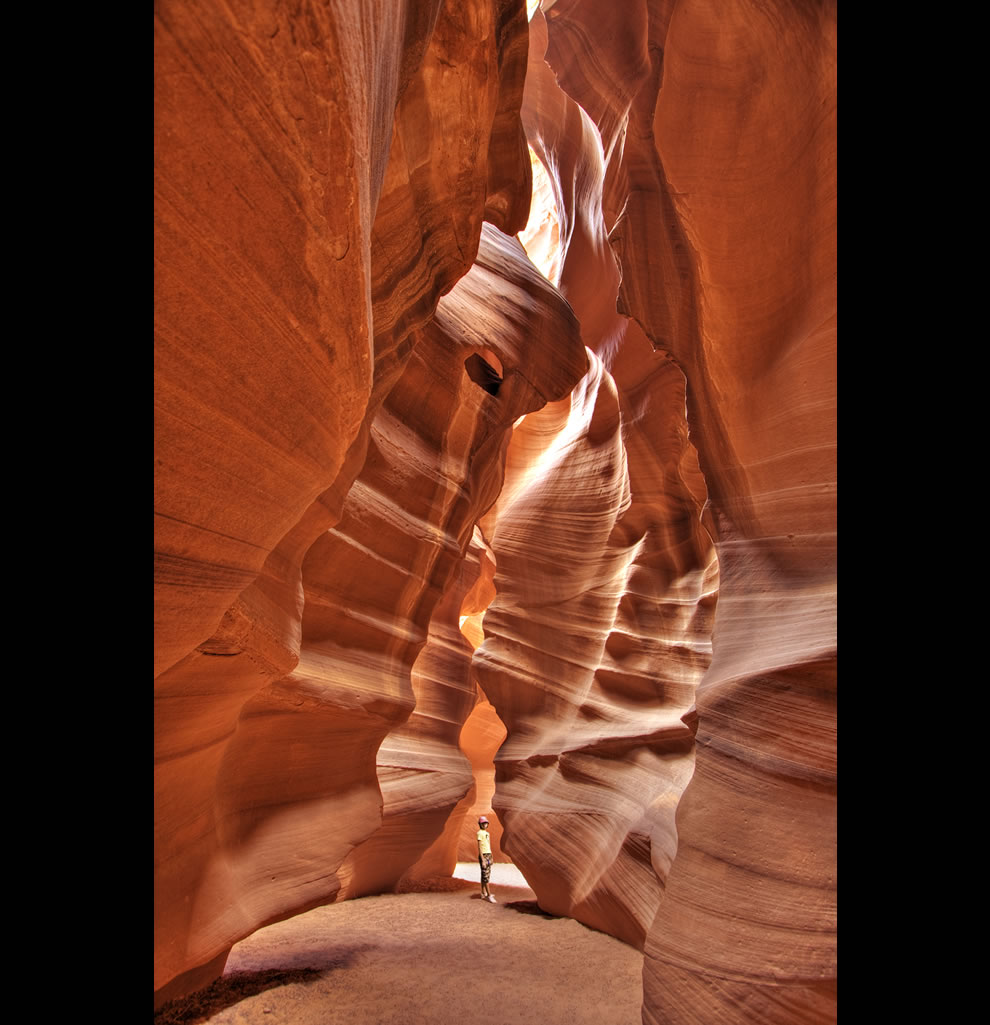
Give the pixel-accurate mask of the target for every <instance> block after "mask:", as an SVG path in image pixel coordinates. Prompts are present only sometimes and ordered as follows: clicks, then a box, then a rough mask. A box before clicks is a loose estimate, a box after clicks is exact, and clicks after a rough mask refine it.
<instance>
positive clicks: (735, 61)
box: [155, 0, 835, 1025]
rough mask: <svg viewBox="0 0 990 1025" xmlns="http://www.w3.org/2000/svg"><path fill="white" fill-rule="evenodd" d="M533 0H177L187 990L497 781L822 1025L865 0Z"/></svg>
mask: <svg viewBox="0 0 990 1025" xmlns="http://www.w3.org/2000/svg"><path fill="white" fill-rule="evenodd" d="M544 8H545V10H546V11H547V15H546V17H544V15H543V14H541V13H537V14H536V16H535V17H534V19H533V22H532V25H531V26H530V27H529V28H528V29H527V24H526V12H525V8H524V6H523V5H522V4H521V3H516V2H511V0H510V2H498V0H485V2H481V0H468V2H465V3H458V4H456V5H455V4H448V3H443V2H441V0H436V2H434V3H417V4H403V3H399V2H396V3H376V2H371V0H369V2H363V3H362V2H356V0H341V2H340V3H335V4H333V5H330V6H324V5H322V4H317V3H308V2H304V0H298V2H295V3H292V4H288V5H283V4H277V3H274V2H271V3H269V2H265V0H262V2H246V0H245V2H235V3H228V4H224V5H221V4H219V3H213V2H209V3H197V4H193V3H191V2H189V0H160V2H159V3H157V4H156V8H155V25H156V33H155V45H156V57H155V59H156V126H155V133H156V135H155V137H156V177H155V188H156V192H155V201H156V248H155V258H156V314H155V316H156V363H155V371H156V507H155V511H156V537H155V541H156V624H155V628H156V652H155V656H156V668H155V675H156V681H155V733H156V772H155V787H156V795H155V796H156V834H155V842H156V862H155V872H156V885H155V932H156V936H155V943H156V953H155V961H156V966H155V990H156V1002H161V1001H162V1000H165V999H168V998H169V997H171V996H174V995H178V994H181V993H183V992H186V991H189V990H191V989H194V988H196V987H198V986H200V985H202V984H204V983H205V982H207V981H209V980H210V979H211V978H213V977H215V976H216V975H217V974H218V973H219V971H221V970H222V967H223V963H224V960H225V958H226V955H227V952H228V951H229V949H230V947H231V946H232V944H233V943H235V942H236V941H237V940H238V939H240V938H242V937H243V936H245V935H247V934H249V933H250V932H252V931H253V930H255V929H257V928H258V927H260V926H262V925H264V924H266V923H268V922H272V921H276V920H278V919H280V918H285V917H287V916H289V915H292V914H296V913H299V912H301V911H303V910H305V909H307V908H309V907H313V906H315V905H318V904H323V903H328V902H331V901H333V900H342V899H346V898H351V897H359V896H361V895H363V894H368V893H375V892H383V891H387V890H393V889H401V888H402V887H403V886H404V885H405V884H406V883H407V882H409V881H412V880H415V879H416V878H421V877H425V876H428V875H431V874H437V873H445V872H447V873H449V871H450V870H451V869H452V867H453V862H454V860H455V859H456V858H457V856H458V852H459V851H460V852H461V856H463V853H464V851H465V847H467V849H468V850H470V842H469V840H468V842H467V844H465V840H466V839H467V838H466V836H465V834H466V833H467V834H468V836H469V835H470V833H471V832H472V831H473V827H472V825H471V821H470V818H469V816H470V815H471V814H474V813H476V811H477V809H478V808H479V807H485V810H488V808H490V807H494V810H495V811H496V812H497V815H498V820H499V827H500V828H502V827H504V834H502V835H501V836H500V840H501V844H502V847H503V848H504V850H505V851H506V852H507V853H508V854H509V855H510V856H511V857H512V858H513V860H515V861H516V862H517V864H519V866H520V867H521V868H522V870H523V872H524V873H525V875H526V877H527V879H528V880H529V882H530V884H531V885H532V886H533V888H534V890H535V891H536V893H537V895H538V897H539V900H540V903H541V905H542V906H543V907H544V908H546V909H547V910H550V911H554V912H557V913H563V914H569V915H572V916H573V917H576V918H578V919H579V920H581V921H584V922H586V923H587V924H589V925H593V926H595V927H596V928H600V929H604V930H606V931H608V932H611V933H613V934H614V935H617V936H620V937H621V938H623V939H625V940H627V941H628V942H630V943H633V944H635V945H636V946H638V947H640V948H641V949H643V950H644V954H645V962H644V1011H643V1014H644V1021H645V1022H677V1023H688V1022H706V1023H715V1025H718V1023H722V1022H725V1023H729V1022H733V1023H734V1022H743V1021H751V1020H757V1019H759V1020H766V1021H774V1022H776V1021H780V1022H792V1021H794V1022H803V1021H825V1020H831V1019H832V1018H833V1017H834V979H835V948H834V894H835V879H834V808H835V769H834V712H835V623H834V603H835V543H834V531H835V523H834V515H835V513H834V481H835V475H834V462H835V460H834V407H835V388H834V361H835V267H834V260H835V253H834V233H835V227H834V218H835V138H834V118H835V80H834V76H835V64H834V58H835V53H834V47H835V8H834V4H833V5H829V4H827V3H826V4H818V3H810V2H802V0H791V2H771V3H769V4H767V3H759V4H756V3H748V2H743V0H739V2H735V3H733V4H732V5H730V6H729V8H728V9H726V8H725V7H724V5H714V4H711V3H703V2H699V0H666V2H660V0H641V2H631V3H629V4H627V5H602V4H600V3H592V2H590V0H557V2H556V3H552V4H551V3H547V2H545V3H544ZM527 137H528V139H529V141H530V144H531V145H532V147H533V150H534V151H535V152H536V154H537V156H538V158H539V159H540V160H541V161H542V163H543V164H544V165H545V166H546V169H547V172H548V175H549V183H550V188H551V189H552V191H553V193H554V197H555V201H556V208H557V216H558V219H559V224H558V225H557V226H556V227H555V228H554V229H553V232H552V233H551V232H549V230H547V231H545V232H544V239H543V242H542V243H541V245H542V246H543V248H547V246H546V241H547V239H549V238H550V235H551V234H555V236H556V239H557V241H558V245H559V248H558V249H557V250H556V251H555V252H550V254H549V258H550V259H551V260H552V262H553V269H552V270H551V276H552V278H553V284H551V283H549V282H548V281H547V280H546V279H545V278H543V277H542V276H541V275H540V274H539V273H538V272H537V271H536V270H535V269H534V267H533V266H532V265H531V264H530V262H529V260H528V259H527V257H526V254H525V252H524V251H523V249H522V247H521V246H520V244H519V242H518V241H516V240H515V239H513V238H512V237H511V236H512V234H513V233H514V232H517V231H519V230H521V229H522V227H523V226H524V224H525V223H526V217H527V213H528V210H529V200H530V184H531V173H530V159H529V156H528V154H527V150H526V138H527ZM483 222H488V223H483ZM551 248H552V247H551ZM554 285H556V288H555V287H554ZM716 598H717V603H716ZM486 609H487V612H486V611H485V610H486ZM482 614H484V618H483V621H482V620H481V615H482ZM466 617H467V618H466ZM465 619H466V621H465ZM479 622H480V624H481V629H482V630H483V635H482V633H481V632H480V631H479ZM462 624H463V630H462V629H461V627H462ZM475 649H476V650H475ZM479 686H480V690H479ZM479 698H480V700H479ZM496 714H497V718H495V716H496ZM465 723H466V724H467V725H466V726H465ZM503 733H504V734H505V740H504V742H502V743H501V746H500V747H499V750H498V752H497V754H496V757H495V772H494V783H495V788H494V795H493V796H491V797H490V795H491V794H492V791H491V789H490V782H491V772H490V770H485V769H483V768H482V760H481V758H480V754H479V752H480V751H481V750H482V749H483V748H484V749H486V750H487V751H489V752H490V751H491V749H492V748H493V747H494V746H495V744H497V743H499V742H500V741H501V737H502V735H503ZM472 763H473V765H472ZM475 780H478V783H477V788H476V785H475ZM489 799H491V801H492V805H487V806H486V802H487V801H488V800H489ZM479 802H480V804H479Z"/></svg>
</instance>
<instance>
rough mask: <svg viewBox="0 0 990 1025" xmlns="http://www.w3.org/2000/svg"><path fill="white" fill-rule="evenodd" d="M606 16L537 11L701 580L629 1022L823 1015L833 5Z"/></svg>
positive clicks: (831, 989) (830, 883) (830, 809)
mask: <svg viewBox="0 0 990 1025" xmlns="http://www.w3.org/2000/svg"><path fill="white" fill-rule="evenodd" d="M623 13H624V16H625V21H624V24H625V25H626V26H627V27H628V26H629V25H631V24H633V23H635V24H637V25H638V29H637V32H638V34H639V35H638V38H639V39H640V40H641V45H639V46H638V47H630V46H629V45H628V40H627V39H626V37H624V36H623V34H622V33H620V32H618V31H609V30H607V28H606V27H605V26H603V23H602V19H603V18H605V19H608V18H609V17H613V16H614V17H617V15H615V14H614V12H612V14H610V13H609V12H603V11H602V9H601V7H600V5H595V4H589V3H586V2H581V0H560V2H558V3H556V4H555V5H554V6H553V8H552V10H551V11H550V12H549V35H550V46H549V49H548V61H549V63H550V64H551V65H552V67H553V68H554V71H555V74H556V77H557V80H558V81H559V82H560V84H561V86H562V87H563V88H564V90H565V91H567V92H568V93H569V94H570V95H571V96H573V97H574V98H575V99H577V100H579V101H580V102H581V103H582V105H583V106H584V108H585V109H586V110H587V111H588V112H589V114H590V115H591V117H592V119H593V120H594V121H595V123H596V125H597V126H598V127H599V129H600V131H601V133H602V137H603V145H604V150H605V152H610V151H611V152H613V153H614V154H616V159H614V160H612V161H611V162H610V163H609V167H608V169H607V172H606V175H605V182H606V184H605V188H604V193H603V206H604V209H605V212H606V221H607V223H608V224H609V225H610V227H609V234H610V239H611V241H612V244H613V246H614V249H615V251H616V253H617V255H618V256H619V259H620V263H621V268H622V286H621V293H620V305H621V307H622V308H623V309H624V310H626V311H628V312H630V313H631V314H632V315H633V316H634V317H635V318H636V319H637V321H638V322H639V323H640V324H641V325H642V327H643V329H644V331H645V332H646V334H647V335H648V336H649V338H650V339H651V341H652V342H653V344H654V345H655V346H656V347H657V348H658V349H660V350H662V351H665V352H667V353H669V354H670V355H671V356H672V357H673V358H674V359H675V360H676V362H677V364H678V366H679V367H680V368H681V369H682V370H683V372H684V374H685V376H686V378H687V382H688V388H687V406H688V420H689V423H690V425H691V437H692V440H693V442H694V444H695V445H696V446H697V449H698V453H699V459H700V463H701V467H702V469H703V470H704V474H705V480H706V482H707V485H708V490H709V495H710V503H711V504H710V510H709V514H710V522H711V524H712V529H713V532H714V533H715V536H716V537H717V541H718V554H719V563H720V570H721V573H720V595H719V602H718V609H717V614H716V620H715V629H714V638H713V645H714V658H713V662H712V666H711V668H710V670H709V672H708V673H707V674H706V676H705V678H704V681H703V683H702V685H701V687H700V688H699V691H698V696H697V716H698V754H697V765H696V770H695V774H694V777H693V779H692V782H691V784H690V786H689V787H688V789H687V791H686V793H685V796H684V799H683V801H682V804H681V807H680V808H679V811H678V816H677V826H678V833H679V837H680V846H679V849H678V855H677V860H676V863H675V866H674V868H673V870H672V872H671V874H670V878H669V880H668V889H667V896H666V899H665V900H664V901H663V902H662V903H661V905H660V908H659V912H658V914H657V917H656V920H655V922H654V923H653V926H652V929H651V932H650V938H649V940H648V942H647V946H646V963H645V969H644V1021H645V1022H648V1023H652V1022H677V1023H687V1022H698V1023H699V1025H700V1023H705V1025H711V1023H715V1025H720V1023H723V1022H724V1023H728V1022H740V1023H741V1022H744V1021H745V1022H748V1021H753V1020H755V1019H759V1020H761V1021H768V1022H781V1023H784V1022H788V1023H793V1022H818V1021H830V1020H833V1019H834V1015H835V1005H834V1001H835V670H836V633H835V592H836V585H835V309H836V292H835V84H836V80H835V5H834V3H798V2H774V3H771V4H762V3H760V4H756V3H752V4H750V3H741V4H737V5H733V6H732V7H731V8H728V9H727V8H724V6H717V5H712V4H710V3H706V2H699V0H676V2H667V3H649V4H637V5H632V8H631V9H630V10H629V11H628V12H625V11H624V12H623ZM531 60H532V58H531ZM616 83H620V84H619V85H618V86H617V84H616Z"/></svg>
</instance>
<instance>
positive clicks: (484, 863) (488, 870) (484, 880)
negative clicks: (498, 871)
mask: <svg viewBox="0 0 990 1025" xmlns="http://www.w3.org/2000/svg"><path fill="white" fill-rule="evenodd" d="M478 864H479V865H480V866H481V885H482V886H487V885H488V880H489V879H491V877H492V856H491V855H490V854H479V855H478Z"/></svg>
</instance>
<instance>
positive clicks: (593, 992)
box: [155, 864, 643, 1025]
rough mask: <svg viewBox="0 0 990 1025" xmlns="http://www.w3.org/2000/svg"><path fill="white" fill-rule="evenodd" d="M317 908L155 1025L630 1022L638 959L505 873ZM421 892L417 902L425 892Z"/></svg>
mask: <svg viewBox="0 0 990 1025" xmlns="http://www.w3.org/2000/svg"><path fill="white" fill-rule="evenodd" d="M479 889H480V888H479V883H478V866H477V865H476V864H459V865H458V866H457V871H456V872H455V874H454V877H453V878H451V879H436V880H431V881H430V882H429V883H425V884H422V886H421V887H418V888H417V892H413V893H402V894H387V895H383V896H380V897H362V898H361V899H359V900H349V901H344V902H342V903H340V904H330V905H327V906H326V907H321V908H315V909H314V910H313V911H309V912H307V913H306V914H303V915H298V916H297V917H295V918H291V919H288V920H287V921H285V922H278V923H276V924H275V925H270V926H268V927H267V928H265V929H259V930H258V932H256V933H254V934H253V935H251V936H249V937H248V938H247V939H245V940H242V941H241V942H240V943H238V944H237V945H236V946H235V947H234V949H233V950H232V951H231V953H230V957H229V958H228V959H227V966H226V968H225V970H224V975H223V978H221V979H220V980H218V981H217V982H216V983H214V984H213V986H211V987H209V989H207V990H204V991H202V992H201V993H198V994H194V995H193V996H192V997H190V998H187V999H186V1000H184V1001H176V1002H174V1003H173V1004H170V1005H167V1006H166V1007H165V1008H162V1009H161V1011H159V1012H158V1013H157V1014H156V1015H155V1025H194V1023H199V1022H209V1023H213V1025H338V1023H339V1025H345V1023H346V1025H464V1023H468V1022H479V1023H483V1025H640V1022H641V1011H640V1007H641V1004H642V994H643V984H642V968H643V957H642V954H641V953H640V952H639V951H638V950H636V949H635V948H634V947H630V946H628V945H627V944H625V943H623V942H621V941H620V940H617V939H615V938H614V937H612V936H608V935H606V934H605V933H600V932H595V931H594V930H592V929H588V928H587V927H585V926H583V925H581V924H580V923H578V922H575V921H573V920H571V919H569V918H556V917H553V916H550V915H547V914H545V913H544V912H542V911H541V910H540V909H539V907H538V906H537V904H536V897H535V894H534V893H533V891H532V890H531V889H530V888H529V887H528V886H527V885H526V881H525V879H524V878H523V877H522V875H521V874H520V872H519V870H518V869H517V868H516V867H515V866H514V865H504V864H496V865H495V866H493V873H492V883H491V891H492V894H493V895H494V896H495V897H496V899H497V900H498V903H497V904H489V903H487V902H485V901H483V900H481V895H480V892H479ZM424 891H425V892H424Z"/></svg>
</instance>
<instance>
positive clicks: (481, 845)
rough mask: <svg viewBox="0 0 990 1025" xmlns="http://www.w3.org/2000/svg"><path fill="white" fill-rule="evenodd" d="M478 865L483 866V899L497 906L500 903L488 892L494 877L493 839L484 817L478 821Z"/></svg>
mask: <svg viewBox="0 0 990 1025" xmlns="http://www.w3.org/2000/svg"><path fill="white" fill-rule="evenodd" d="M478 864H479V865H480V866H481V899H482V900H487V901H488V902H489V903H490V904H497V903H498V901H497V900H495V898H494V897H493V896H492V895H491V894H490V893H489V892H488V880H489V879H491V877H492V837H491V834H490V833H489V832H488V819H487V818H486V817H485V816H484V815H482V816H481V817H480V818H479V819H478Z"/></svg>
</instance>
